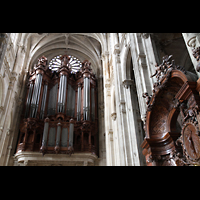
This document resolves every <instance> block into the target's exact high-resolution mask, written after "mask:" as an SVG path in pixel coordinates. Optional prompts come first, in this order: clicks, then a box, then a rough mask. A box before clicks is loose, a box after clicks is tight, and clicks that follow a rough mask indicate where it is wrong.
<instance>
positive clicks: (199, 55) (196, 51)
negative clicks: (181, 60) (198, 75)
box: [192, 47, 200, 72]
mask: <svg viewBox="0 0 200 200" xmlns="http://www.w3.org/2000/svg"><path fill="white" fill-rule="evenodd" d="M192 52H193V54H192V55H193V56H194V58H195V59H196V61H197V62H198V64H197V66H196V70H197V71H198V72H200V63H199V60H200V47H197V48H193V49H192Z"/></svg>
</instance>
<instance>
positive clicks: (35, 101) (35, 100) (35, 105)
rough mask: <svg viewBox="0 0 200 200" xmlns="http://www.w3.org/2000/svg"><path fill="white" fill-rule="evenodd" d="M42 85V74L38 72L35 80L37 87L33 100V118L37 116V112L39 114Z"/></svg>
mask: <svg viewBox="0 0 200 200" xmlns="http://www.w3.org/2000/svg"><path fill="white" fill-rule="evenodd" d="M41 85H42V74H37V76H36V81H35V87H34V90H33V98H32V101H31V117H32V118H35V117H36V114H37V109H38V104H39V98H40V91H41Z"/></svg>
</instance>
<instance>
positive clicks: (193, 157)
mask: <svg viewBox="0 0 200 200" xmlns="http://www.w3.org/2000/svg"><path fill="white" fill-rule="evenodd" d="M171 58H172V56H165V57H163V62H162V64H161V65H159V66H158V65H156V72H155V73H154V74H153V75H152V76H151V77H153V76H156V78H157V82H156V83H155V84H154V88H153V95H149V94H148V93H144V94H143V97H144V98H146V104H147V111H146V122H145V124H144V129H145V133H146V136H145V139H144V141H143V143H142V145H141V147H142V148H143V154H144V155H145V157H146V162H147V165H157V166H179V165H180V166H185V165H200V134H199V127H200V117H199V109H200V97H199V94H198V92H199V89H198V88H200V87H199V86H198V84H199V83H198V82H197V77H195V75H194V74H192V73H190V72H187V71H185V70H184V68H183V67H181V66H177V65H175V62H174V60H172V61H171Z"/></svg>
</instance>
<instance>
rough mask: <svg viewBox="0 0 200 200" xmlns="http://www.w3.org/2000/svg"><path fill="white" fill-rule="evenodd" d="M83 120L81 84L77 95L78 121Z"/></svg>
mask: <svg viewBox="0 0 200 200" xmlns="http://www.w3.org/2000/svg"><path fill="white" fill-rule="evenodd" d="M80 120H81V86H78V96H77V121H80Z"/></svg>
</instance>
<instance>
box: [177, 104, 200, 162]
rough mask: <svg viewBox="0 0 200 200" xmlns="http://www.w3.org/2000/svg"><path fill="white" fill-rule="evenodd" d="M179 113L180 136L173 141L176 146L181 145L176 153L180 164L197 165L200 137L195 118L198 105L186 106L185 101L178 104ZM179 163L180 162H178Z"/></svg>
mask: <svg viewBox="0 0 200 200" xmlns="http://www.w3.org/2000/svg"><path fill="white" fill-rule="evenodd" d="M180 113H181V116H182V126H183V127H182V131H181V136H180V137H179V138H178V139H177V140H176V141H175V144H176V147H178V146H180V145H181V147H182V155H181V156H180V155H178V154H180V153H181V151H180V149H179V151H177V152H176V153H177V154H176V155H177V157H179V158H178V160H179V161H180V162H181V163H182V165H183V164H184V165H199V164H200V137H199V133H200V131H199V125H198V120H197V115H198V106H197V105H195V106H192V107H189V108H188V107H187V103H186V102H183V103H181V104H180ZM179 164H180V163H179Z"/></svg>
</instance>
